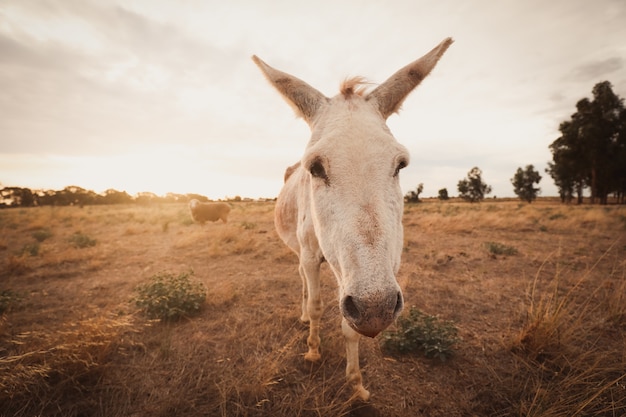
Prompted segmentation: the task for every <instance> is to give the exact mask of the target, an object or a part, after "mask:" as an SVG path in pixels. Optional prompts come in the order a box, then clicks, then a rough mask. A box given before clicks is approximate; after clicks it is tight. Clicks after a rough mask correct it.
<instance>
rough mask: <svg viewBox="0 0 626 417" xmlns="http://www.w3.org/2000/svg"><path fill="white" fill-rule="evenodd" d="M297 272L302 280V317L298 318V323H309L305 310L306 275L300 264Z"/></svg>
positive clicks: (309, 319)
mask: <svg viewBox="0 0 626 417" xmlns="http://www.w3.org/2000/svg"><path fill="white" fill-rule="evenodd" d="M298 272H299V273H300V278H301V279H302V315H301V316H300V321H301V322H303V323H308V322H309V321H311V318H310V317H309V311H308V310H307V299H308V297H307V288H306V287H307V285H306V274H305V273H304V268H303V267H302V264H300V266H299V267H298Z"/></svg>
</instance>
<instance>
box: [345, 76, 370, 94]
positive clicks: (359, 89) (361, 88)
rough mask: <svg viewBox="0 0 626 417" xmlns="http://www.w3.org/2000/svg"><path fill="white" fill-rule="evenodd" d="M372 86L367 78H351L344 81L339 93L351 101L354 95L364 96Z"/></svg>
mask: <svg viewBox="0 0 626 417" xmlns="http://www.w3.org/2000/svg"><path fill="white" fill-rule="evenodd" d="M370 85H372V83H371V82H369V81H367V79H366V78H365V77H359V76H357V77H350V78H346V79H345V80H343V82H342V83H341V86H340V88H339V91H340V92H341V94H342V95H343V97H344V98H346V99H349V98H350V97H352V96H353V95H357V96H361V97H362V96H363V95H365V93H366V92H367V88H368V87H369V86H370Z"/></svg>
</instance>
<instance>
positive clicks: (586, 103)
mask: <svg viewBox="0 0 626 417" xmlns="http://www.w3.org/2000/svg"><path fill="white" fill-rule="evenodd" d="M592 93H593V100H590V99H588V98H583V99H581V100H579V101H578V103H576V112H575V113H574V114H572V116H571V120H568V121H565V122H562V123H561V124H560V126H559V131H560V132H561V136H560V137H559V138H557V139H556V140H555V141H554V142H552V144H550V151H551V152H552V162H550V163H549V164H548V169H547V170H546V172H547V173H548V174H550V176H552V178H553V179H554V182H555V184H556V186H557V187H558V188H559V194H560V195H561V199H562V200H563V201H570V200H571V198H572V196H573V194H574V193H576V194H577V197H578V202H579V203H581V202H582V193H583V190H584V189H585V188H589V189H590V190H591V201H592V203H593V202H599V203H600V204H607V199H608V195H609V194H610V193H615V194H616V195H618V198H620V196H622V197H621V201H623V196H624V194H625V193H626V168H624V167H625V166H626V109H625V108H624V103H623V99H621V98H620V97H619V96H617V95H616V94H615V93H614V92H613V89H612V86H611V83H610V82H608V81H603V82H600V83H597V84H596V85H595V86H594V87H593V90H592Z"/></svg>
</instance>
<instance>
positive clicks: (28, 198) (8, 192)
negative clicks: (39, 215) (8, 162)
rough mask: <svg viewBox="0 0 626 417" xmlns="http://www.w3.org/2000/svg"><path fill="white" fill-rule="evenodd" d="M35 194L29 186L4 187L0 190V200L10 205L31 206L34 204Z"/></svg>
mask: <svg viewBox="0 0 626 417" xmlns="http://www.w3.org/2000/svg"><path fill="white" fill-rule="evenodd" d="M35 199H36V196H35V194H33V192H32V191H31V190H30V188H21V187H5V188H3V189H1V190H0V200H2V202H3V204H5V205H7V206H12V207H31V206H34V205H35V201H36V200H35Z"/></svg>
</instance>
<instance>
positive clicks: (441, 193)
mask: <svg viewBox="0 0 626 417" xmlns="http://www.w3.org/2000/svg"><path fill="white" fill-rule="evenodd" d="M438 198H439V199H440V200H448V199H449V198H450V197H449V196H448V189H447V188H442V189H441V190H439V195H438Z"/></svg>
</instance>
